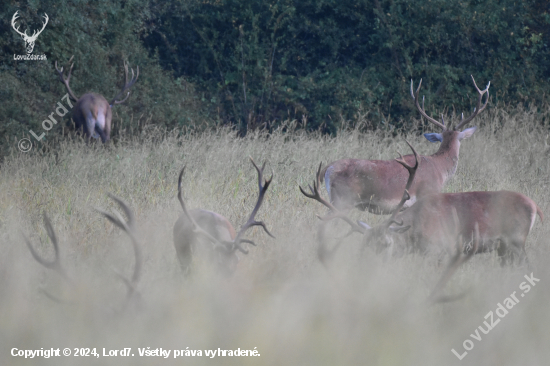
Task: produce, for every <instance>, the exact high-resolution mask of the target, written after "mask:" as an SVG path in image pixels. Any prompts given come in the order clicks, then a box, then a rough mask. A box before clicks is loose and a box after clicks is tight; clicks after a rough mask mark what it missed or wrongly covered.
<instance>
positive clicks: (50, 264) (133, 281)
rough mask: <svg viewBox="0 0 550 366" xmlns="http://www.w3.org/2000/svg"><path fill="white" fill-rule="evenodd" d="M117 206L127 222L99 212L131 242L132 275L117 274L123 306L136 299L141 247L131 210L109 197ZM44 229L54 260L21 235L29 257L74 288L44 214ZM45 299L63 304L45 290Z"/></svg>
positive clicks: (118, 217) (53, 231)
mask: <svg viewBox="0 0 550 366" xmlns="http://www.w3.org/2000/svg"><path fill="white" fill-rule="evenodd" d="M109 196H110V197H111V198H112V199H113V200H114V201H115V202H116V203H118V205H119V206H120V208H121V209H122V210H123V211H124V213H125V214H126V217H127V218H128V221H124V219H123V218H122V217H121V216H120V214H118V212H116V211H115V215H112V214H110V213H108V212H103V211H99V210H98V211H99V212H100V213H101V214H102V215H104V216H105V217H106V218H107V219H108V220H109V221H111V222H112V223H113V224H115V225H116V226H118V227H119V228H120V229H122V230H124V231H125V232H126V234H128V236H129V237H130V239H131V241H132V248H133V250H134V257H135V265H134V271H133V273H132V277H131V278H126V277H124V276H122V275H120V274H119V277H120V278H121V280H122V281H123V282H124V284H125V285H126V288H127V294H126V298H125V303H124V306H126V305H128V303H129V302H130V301H131V300H133V299H135V298H136V295H137V291H136V285H137V283H138V281H139V279H140V276H141V267H142V254H141V246H140V244H139V242H138V240H137V238H136V234H135V219H134V214H133V212H132V210H131V209H130V208H129V207H128V205H127V204H126V203H125V202H124V201H122V200H121V199H120V198H118V197H115V196H113V195H109ZM44 227H45V228H46V232H47V233H48V237H49V238H50V240H51V242H52V245H53V249H54V259H53V260H50V261H48V260H46V259H44V258H42V257H41V256H40V255H39V254H38V253H37V252H36V250H35V249H34V246H33V245H32V243H31V242H30V240H29V239H28V238H27V237H26V236H25V235H23V237H24V239H25V243H26V244H27V247H28V248H29V251H30V252H31V255H32V256H33V258H34V259H35V260H36V261H37V262H38V263H40V264H41V265H42V266H44V267H45V268H48V269H51V270H52V271H55V272H57V273H58V274H59V275H60V276H61V277H62V278H63V279H65V280H66V281H67V282H68V283H69V284H70V285H72V286H74V285H75V283H74V281H73V280H72V279H71V277H70V276H69V275H68V274H67V271H65V269H64V268H63V265H62V264H61V260H60V257H59V244H58V242H57V236H56V235H55V230H54V228H53V226H52V223H51V221H50V219H49V218H48V216H47V215H46V214H44ZM42 291H43V292H44V293H45V294H46V296H47V297H49V298H50V299H52V300H54V301H57V302H65V300H62V299H59V298H58V297H57V296H55V295H52V294H50V293H49V292H47V291H46V290H42Z"/></svg>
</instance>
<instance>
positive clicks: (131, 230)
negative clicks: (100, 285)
mask: <svg viewBox="0 0 550 366" xmlns="http://www.w3.org/2000/svg"><path fill="white" fill-rule="evenodd" d="M108 196H109V197H110V198H111V199H112V200H113V201H115V202H116V203H117V204H118V205H119V206H120V208H121V209H122V211H124V213H125V214H126V217H127V218H128V221H125V220H124V219H123V218H122V215H120V213H119V212H117V211H116V210H113V212H114V215H112V214H110V213H108V212H105V211H102V210H99V209H96V211H98V212H99V213H101V214H102V215H103V216H105V217H106V218H107V219H108V220H109V221H111V222H112V223H113V224H115V225H116V226H117V227H119V228H120V229H122V230H123V231H125V232H126V234H127V235H128V236H129V237H130V239H131V242H132V248H133V249H134V257H135V266H134V272H133V274H132V278H131V279H130V280H128V279H126V278H125V277H124V276H122V275H121V274H118V275H119V277H121V278H122V280H123V281H124V283H125V284H126V286H127V287H128V297H130V296H131V295H132V294H133V293H135V292H136V290H135V286H136V284H137V282H138V281H139V279H140V277H141V268H142V262H143V259H142V258H143V255H142V253H141V246H140V245H139V242H138V240H137V238H136V235H135V216H134V213H133V211H132V210H131V209H130V207H128V204H126V202H124V201H123V200H122V199H120V198H118V197H116V196H115V195H113V194H111V193H109V194H108Z"/></svg>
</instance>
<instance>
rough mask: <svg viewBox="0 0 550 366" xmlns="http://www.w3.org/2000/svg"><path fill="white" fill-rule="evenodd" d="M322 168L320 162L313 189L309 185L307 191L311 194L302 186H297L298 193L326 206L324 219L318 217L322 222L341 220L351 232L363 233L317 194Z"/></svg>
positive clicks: (347, 217)
mask: <svg viewBox="0 0 550 366" xmlns="http://www.w3.org/2000/svg"><path fill="white" fill-rule="evenodd" d="M322 166H323V163H322V162H321V163H320V164H319V168H318V169H317V174H316V175H315V181H313V187H312V186H311V185H309V190H310V192H311V193H307V192H306V191H305V190H304V189H303V188H302V186H298V187H299V188H300V192H302V194H303V195H304V196H306V197H307V198H311V199H313V200H315V201H317V202H320V203H322V204H323V205H324V206H326V207H327V208H328V209H329V210H330V212H329V213H328V214H327V215H325V216H324V217H322V218H321V217H319V219H321V220H323V221H329V220H332V219H336V218H339V219H342V220H344V221H345V222H347V223H348V224H349V225H350V226H351V231H350V233H351V232H358V233H360V234H364V233H365V228H364V227H362V226H361V225H359V224H357V223H356V222H355V221H353V220H352V219H351V218H349V216H347V215H346V214H345V213H344V212H342V211H340V210H338V209H337V208H336V207H334V205H333V204H332V203H330V202H329V201H327V200H325V199H324V198H323V197H321V193H320V192H319V187H320V186H321V168H322ZM348 234H349V233H348Z"/></svg>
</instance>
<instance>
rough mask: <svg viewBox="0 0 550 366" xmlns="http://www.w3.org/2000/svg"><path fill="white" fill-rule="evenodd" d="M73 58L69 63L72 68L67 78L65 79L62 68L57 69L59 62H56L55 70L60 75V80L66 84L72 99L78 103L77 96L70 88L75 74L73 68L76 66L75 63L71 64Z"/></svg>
mask: <svg viewBox="0 0 550 366" xmlns="http://www.w3.org/2000/svg"><path fill="white" fill-rule="evenodd" d="M73 58H74V55H73V56H72V57H71V58H70V59H69V63H70V64H71V68H70V69H69V75H68V76H67V77H66V78H65V74H64V73H63V67H61V69H59V68H58V67H57V61H55V70H56V71H57V73H58V74H59V80H60V81H61V82H62V83H63V84H65V88H67V91H68V92H69V95H70V97H71V98H72V99H73V100H74V101H75V102H76V101H78V98H77V97H76V95H75V94H74V93H73V91H72V90H71V87H70V86H69V82H70V81H71V73H72V72H73V66H74V63H71V61H72V60H73Z"/></svg>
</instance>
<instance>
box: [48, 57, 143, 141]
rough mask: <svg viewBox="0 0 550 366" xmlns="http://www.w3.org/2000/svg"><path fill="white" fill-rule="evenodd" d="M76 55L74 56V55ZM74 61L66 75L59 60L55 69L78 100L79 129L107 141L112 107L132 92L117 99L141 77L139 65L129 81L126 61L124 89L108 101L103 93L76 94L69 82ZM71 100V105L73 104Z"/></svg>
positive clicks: (76, 116) (70, 93)
mask: <svg viewBox="0 0 550 366" xmlns="http://www.w3.org/2000/svg"><path fill="white" fill-rule="evenodd" d="M73 57H74V56H73ZM73 57H71V59H70V60H69V63H71V61H72V60H73ZM73 65H74V63H71V67H70V69H69V74H68V75H67V77H65V74H64V73H63V67H62V68H61V69H59V68H58V67H57V61H56V62H55V69H56V70H57V73H58V74H59V80H60V81H61V82H62V83H63V84H64V85H65V88H67V91H68V93H69V96H70V98H71V99H73V100H74V101H75V102H76V105H75V106H74V108H73V116H72V117H73V120H74V123H75V127H76V129H77V130H80V129H82V128H83V129H84V134H85V135H86V137H87V138H88V139H90V138H92V137H93V138H96V139H97V138H99V137H100V138H101V141H103V142H107V141H108V140H109V138H110V135H111V118H112V112H111V108H112V107H113V105H115V104H121V103H124V102H125V101H126V99H128V97H129V96H130V92H129V91H128V93H127V94H126V97H125V98H124V99H122V100H117V99H118V98H120V97H121V96H122V95H123V94H124V92H126V91H127V90H128V89H130V88H131V87H132V86H133V85H134V84H135V82H136V81H137V79H138V77H139V66H138V67H137V73H136V75H135V78H134V69H131V70H132V78H131V79H130V81H128V64H127V63H126V62H125V63H124V80H125V81H124V86H123V87H122V90H121V91H120V92H119V93H118V94H117V95H116V96H115V97H114V98H113V99H112V100H111V101H110V102H107V99H105V98H104V97H103V96H102V95H101V94H96V93H86V94H84V95H83V96H81V97H80V98H77V97H76V95H75V94H74V93H73V91H72V90H71V87H70V86H69V82H70V80H71V72H72V71H73ZM67 101H68V100H67ZM68 102H69V105H70V107H72V104H71V103H70V101H68Z"/></svg>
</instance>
